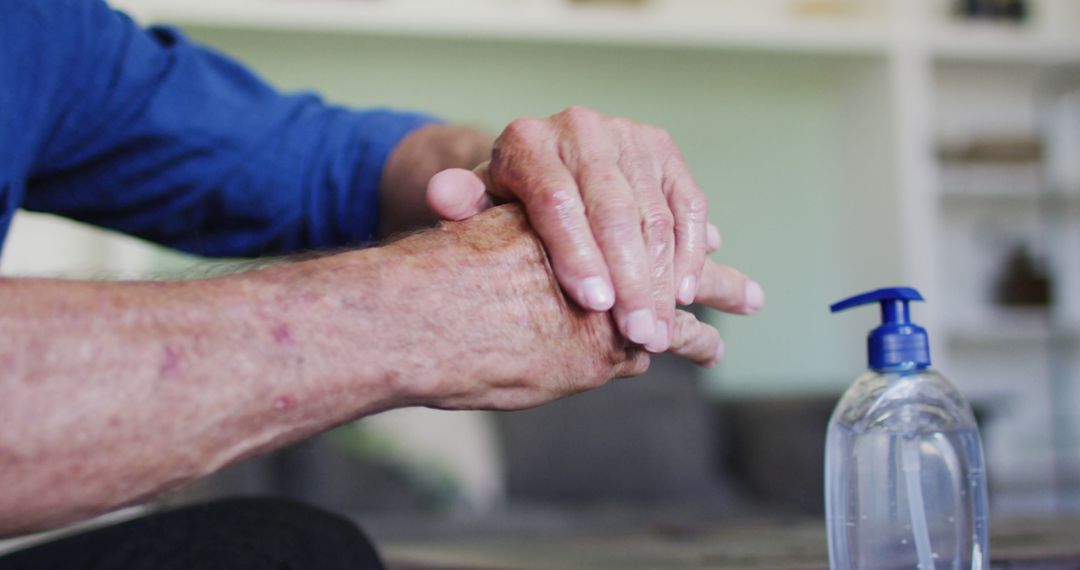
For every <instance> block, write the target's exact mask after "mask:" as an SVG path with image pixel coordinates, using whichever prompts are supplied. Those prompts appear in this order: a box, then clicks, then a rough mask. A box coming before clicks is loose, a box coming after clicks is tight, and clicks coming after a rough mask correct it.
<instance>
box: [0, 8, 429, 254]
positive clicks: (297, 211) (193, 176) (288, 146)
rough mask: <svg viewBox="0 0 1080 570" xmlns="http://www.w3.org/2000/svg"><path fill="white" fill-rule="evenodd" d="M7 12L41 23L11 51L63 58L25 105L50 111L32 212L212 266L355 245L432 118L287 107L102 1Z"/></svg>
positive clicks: (201, 51)
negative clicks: (45, 88) (401, 154)
mask: <svg viewBox="0 0 1080 570" xmlns="http://www.w3.org/2000/svg"><path fill="white" fill-rule="evenodd" d="M12 2H13V3H14V4H16V5H18V4H23V5H24V8H25V10H27V11H30V12H35V13H36V14H37V16H36V19H37V21H36V22H35V25H33V26H27V27H25V28H20V29H26V30H27V32H24V33H39V34H40V35H41V37H40V38H32V40H33V41H28V42H23V44H21V45H34V44H35V43H36V42H40V45H41V46H42V49H48V50H51V51H53V52H56V53H57V54H58V55H57V57H54V58H46V59H44V60H43V62H44V63H45V64H47V65H48V66H49V68H48V69H37V70H36V72H37V73H43V74H48V75H49V76H51V77H55V81H53V82H51V83H52V84H53V88H54V89H56V90H57V92H56V93H44V94H43V93H37V94H35V96H36V97H39V98H45V99H47V100H48V101H49V109H48V112H47V114H46V115H45V117H47V119H46V120H43V121H41V122H40V124H38V125H36V126H37V127H38V128H40V129H41V132H42V136H41V137H40V140H41V144H40V145H39V147H38V151H37V153H36V154H35V155H34V158H33V161H32V167H31V169H30V172H29V175H28V177H27V184H26V192H25V198H24V200H23V202H22V206H23V207H24V208H27V209H30V210H38V211H44V212H52V213H56V214H59V215H62V216H66V217H70V218H74V219H77V220H81V221H84V222H88V223H91V224H95V225H99V226H104V227H107V228H112V229H115V230H118V231H121V232H124V233H128V234H132V235H136V236H139V237H142V238H145V239H148V240H152V241H155V242H158V243H162V244H166V245H169V246H172V247H175V248H178V249H181V250H184V251H188V252H193V253H198V254H202V255H211V256H255V255H265V254H275V253H284V252H290V251H296V250H300V249H311V248H323V247H332V246H344V245H354V244H360V243H363V242H367V241H370V240H371V239H373V237H374V236H375V234H376V231H377V226H378V188H379V179H380V175H381V173H382V169H383V165H384V163H385V161H386V159H387V157H388V155H389V154H390V152H391V151H392V150H393V148H394V147H395V146H396V145H397V143H398V142H399V141H400V140H401V139H402V138H403V137H404V136H405V135H406V134H408V133H409V132H410V131H412V130H413V129H416V128H417V127H419V126H422V125H424V124H426V123H428V122H431V121H432V120H433V119H431V118H430V117H427V116H423V115H418V114H411V113H402V112H395V111H390V110H382V109H376V110H366V111H359V112H357V111H350V110H346V109H343V108H339V107H335V106H331V105H327V104H325V103H323V102H322V101H320V100H319V99H318V98H317V97H315V96H313V95H310V94H298V95H283V94H281V93H279V92H277V91H275V90H274V89H273V88H271V87H270V86H268V85H267V84H266V83H265V82H264V81H262V80H260V79H259V78H258V77H256V76H255V75H254V74H252V73H251V72H249V71H248V70H246V69H245V68H244V67H242V66H241V65H239V64H237V63H236V62H234V61H232V60H230V59H228V58H227V57H224V56H222V55H221V54H218V53H215V52H214V51H212V50H209V49H207V48H205V47H201V46H198V45H196V44H193V43H191V42H189V41H188V40H187V39H186V38H185V37H184V36H183V35H182V34H181V33H179V32H178V31H177V30H175V29H172V28H167V27H156V28H149V29H143V28H141V27H139V26H138V25H136V24H135V23H133V22H132V21H131V20H130V19H129V18H128V17H127V16H125V15H123V14H121V13H118V12H115V11H113V10H111V9H110V8H109V7H108V6H106V5H105V3H104V2H103V1H102V0H47V1H46V0H5V3H6V4H8V6H9V7H8V10H11V9H12V8H11V3H12ZM28 4H33V5H34V6H32V7H26V5H28ZM18 10H19V7H18V6H16V7H15V8H14V11H15V12H18ZM3 12H4V10H3V9H0V17H6V16H5V15H4V14H3ZM9 15H10V14H9ZM12 28H13V27H9V28H8V29H12ZM16 45H20V44H16ZM31 55H32V54H7V55H0V58H3V57H31ZM39 83H40V81H39ZM47 83H48V82H47ZM0 88H2V86H0Z"/></svg>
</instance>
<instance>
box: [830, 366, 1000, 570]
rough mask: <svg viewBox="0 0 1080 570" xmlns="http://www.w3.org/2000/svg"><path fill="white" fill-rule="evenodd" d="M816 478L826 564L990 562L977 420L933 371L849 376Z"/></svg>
mask: <svg viewBox="0 0 1080 570" xmlns="http://www.w3.org/2000/svg"><path fill="white" fill-rule="evenodd" d="M825 486H826V490H825V494H826V522H827V525H828V532H829V560H830V565H831V568H832V569H833V570H847V569H859V570H886V569H888V570H892V569H918V570H946V569H948V570H961V569H963V570H984V569H986V568H988V567H989V558H988V554H989V553H988V552H987V547H988V538H987V530H988V520H987V517H988V514H989V513H988V512H987V498H986V475H985V468H984V464H983V454H982V444H981V442H980V439H979V432H978V427H977V425H976V423H975V418H974V416H973V414H972V412H971V407H970V406H969V405H968V404H967V402H966V401H965V400H964V399H963V397H961V396H960V394H959V393H958V392H957V391H956V389H955V388H953V387H952V385H951V384H950V383H949V382H948V381H947V380H946V379H945V378H944V377H943V376H941V375H940V374H938V373H936V372H934V371H932V370H914V371H907V372H904V371H900V372H870V373H868V374H866V375H864V376H863V377H861V378H860V379H859V380H858V381H856V383H855V384H854V385H853V386H852V387H851V389H849V390H848V391H847V393H846V394H845V395H844V397H843V399H841V401H840V404H839V405H838V406H837V408H836V410H835V412H834V413H833V417H832V419H831V421H830V423H829V432H828V441H827V447H826V468H825Z"/></svg>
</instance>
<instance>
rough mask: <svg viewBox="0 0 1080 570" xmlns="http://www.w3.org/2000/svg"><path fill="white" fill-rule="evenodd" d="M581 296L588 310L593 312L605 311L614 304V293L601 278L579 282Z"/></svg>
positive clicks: (605, 280)
mask: <svg viewBox="0 0 1080 570" xmlns="http://www.w3.org/2000/svg"><path fill="white" fill-rule="evenodd" d="M581 291H582V294H583V295H582V296H583V297H585V303H586V304H587V305H588V307H586V308H589V309H592V310H594V311H606V310H608V309H610V308H611V307H612V305H614V304H615V292H614V291H612V290H611V285H610V284H608V282H607V279H604V278H602V277H589V278H587V279H585V280H584V281H582V282H581Z"/></svg>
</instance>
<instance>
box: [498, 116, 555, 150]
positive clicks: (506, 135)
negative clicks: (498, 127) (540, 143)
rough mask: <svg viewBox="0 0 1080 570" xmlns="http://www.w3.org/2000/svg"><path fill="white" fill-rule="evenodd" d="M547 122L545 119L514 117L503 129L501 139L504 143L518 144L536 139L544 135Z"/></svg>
mask: <svg viewBox="0 0 1080 570" xmlns="http://www.w3.org/2000/svg"><path fill="white" fill-rule="evenodd" d="M545 129H546V124H545V121H544V120H543V119H537V118H535V117H521V118H518V119H514V120H513V121H511V122H510V124H509V125H507V126H506V128H505V129H504V130H503V132H502V134H501V135H500V136H499V140H500V142H501V143H504V144H518V143H526V142H530V141H534V140H536V139H537V138H540V137H542V136H543V134H544V131H545Z"/></svg>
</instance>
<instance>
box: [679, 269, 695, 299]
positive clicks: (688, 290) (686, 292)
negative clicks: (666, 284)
mask: <svg viewBox="0 0 1080 570" xmlns="http://www.w3.org/2000/svg"><path fill="white" fill-rule="evenodd" d="M696 296H697V279H695V278H694V276H693V275H687V276H686V277H683V280H682V285H680V286H679V302H680V303H682V304H683V305H689V304H690V303H693V302H694V297H696Z"/></svg>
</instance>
